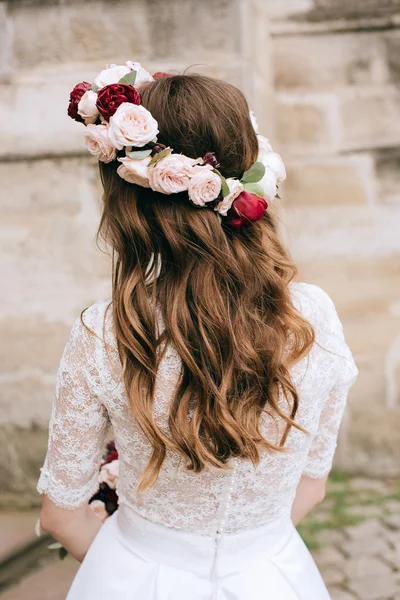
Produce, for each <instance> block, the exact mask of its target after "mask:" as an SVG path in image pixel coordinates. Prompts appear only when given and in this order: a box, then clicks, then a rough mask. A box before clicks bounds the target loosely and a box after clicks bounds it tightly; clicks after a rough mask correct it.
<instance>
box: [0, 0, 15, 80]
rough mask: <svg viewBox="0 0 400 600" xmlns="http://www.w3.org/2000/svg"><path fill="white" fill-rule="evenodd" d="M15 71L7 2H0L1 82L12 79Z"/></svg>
mask: <svg viewBox="0 0 400 600" xmlns="http://www.w3.org/2000/svg"><path fill="white" fill-rule="evenodd" d="M12 69H13V56H12V32H11V22H10V19H9V16H8V10H7V2H0V82H6V81H8V80H9V79H10V77H11V74H12Z"/></svg>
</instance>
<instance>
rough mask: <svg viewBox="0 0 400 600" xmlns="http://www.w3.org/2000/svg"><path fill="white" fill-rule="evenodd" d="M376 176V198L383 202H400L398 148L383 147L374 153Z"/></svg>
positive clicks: (399, 159) (399, 152) (399, 160)
mask: <svg viewBox="0 0 400 600" xmlns="http://www.w3.org/2000/svg"><path fill="white" fill-rule="evenodd" d="M374 155H375V160H376V172H377V177H378V199H379V202H383V203H385V204H398V203H400V150H399V149H398V148H390V149H388V148H383V149H381V150H379V151H376V152H375V153H374Z"/></svg>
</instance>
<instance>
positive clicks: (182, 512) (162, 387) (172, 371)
mask: <svg viewBox="0 0 400 600" xmlns="http://www.w3.org/2000/svg"><path fill="white" fill-rule="evenodd" d="M291 294H292V298H293V303H294V304H295V306H296V307H297V308H298V310H300V311H301V313H302V314H303V315H304V317H306V318H307V319H308V320H309V321H310V322H311V324H312V325H313V327H314V329H315V333H316V342H317V343H315V344H314V346H313V348H312V349H311V351H310V353H309V355H308V356H307V357H306V358H304V359H303V360H301V361H300V362H299V363H297V364H296V365H295V367H294V368H293V371H292V378H293V381H294V383H295V385H296V387H297V390H298V392H299V397H300V405H299V410H298V413H297V417H296V420H297V422H298V423H299V424H301V425H302V426H303V427H304V428H305V429H306V430H307V431H308V432H309V435H306V434H304V433H302V432H301V431H298V430H296V429H295V428H292V429H291V432H290V434H289V436H288V439H287V444H286V447H287V451H286V452H284V453H267V452H265V453H264V454H263V455H262V458H261V461H260V464H259V465H258V466H257V467H256V468H255V467H253V465H252V463H251V462H249V461H244V460H240V459H234V460H233V461H232V464H231V466H232V468H231V469H230V470H229V471H219V470H216V469H215V468H213V467H209V468H206V469H205V470H204V471H202V472H201V473H198V474H196V473H193V472H191V471H188V470H186V469H185V467H184V465H183V464H182V462H183V461H182V460H181V459H180V456H178V455H176V454H174V453H168V454H167V457H166V460H165V462H164V464H163V466H162V468H161V472H160V474H159V478H158V480H157V482H156V484H155V485H154V486H153V487H151V488H148V489H147V490H146V491H145V492H142V493H141V494H140V495H138V494H137V493H136V491H135V489H136V485H137V483H138V481H139V478H140V475H141V473H142V471H143V469H144V468H145V466H146V464H147V462H148V459H149V457H150V450H151V448H150V445H149V442H148V441H147V439H146V437H145V436H144V434H143V433H142V431H141V429H140V428H139V426H138V424H137V423H136V421H135V419H134V417H133V416H132V414H131V412H130V409H129V406H128V401H127V397H126V394H125V390H124V384H123V381H122V378H121V365H120V361H119V356H118V352H117V347H116V340H115V337H114V334H113V324H112V316H111V311H110V310H109V311H107V313H106V308H107V306H108V304H109V302H108V301H103V302H98V303H96V304H94V305H93V306H91V307H90V308H89V309H88V310H87V311H86V312H85V313H84V315H83V318H84V320H85V323H86V324H87V325H88V327H89V328H91V329H92V330H94V331H95V332H96V334H97V336H94V335H92V334H90V332H88V331H87V329H86V328H85V327H84V326H83V325H82V323H81V320H80V318H79V319H78V320H77V321H76V323H75V325H74V326H73V328H72V331H71V334H70V338H69V340H68V343H67V345H66V347H65V350H64V354H63V356H62V359H61V363H60V367H59V370H58V375H57V386H56V394H55V400H54V403H53V409H52V415H51V420H50V431H49V445H48V451H47V455H46V459H45V463H44V466H43V468H42V470H41V476H40V479H39V482H38V491H39V492H40V493H46V494H47V495H48V497H49V498H50V499H51V500H52V501H53V502H54V503H55V504H57V505H58V506H60V507H64V508H69V509H73V508H76V507H78V506H80V505H81V504H83V503H85V502H87V501H88V500H89V498H90V497H91V496H92V494H93V493H94V492H95V491H96V490H97V487H98V470H99V465H100V462H101V457H102V453H103V452H104V447H105V441H106V438H107V436H108V435H109V427H110V425H111V426H112V428H113V434H114V439H115V442H116V446H117V448H118V450H119V457H120V477H119V482H118V490H117V491H118V495H119V500H120V503H124V504H127V505H128V506H129V507H131V508H132V509H133V510H135V511H136V512H138V513H140V514H141V515H142V516H144V517H146V518H148V519H150V520H152V521H154V522H159V523H163V524H164V525H168V526H171V527H176V528H180V529H185V530H190V531H194V532H197V533H203V534H207V535H212V534H214V533H215V532H216V531H222V530H223V531H226V532H233V531H240V530H245V529H250V528H253V527H256V526H259V525H262V524H265V523H268V522H269V521H272V520H274V519H276V518H278V517H280V516H282V515H283V514H284V513H288V512H289V511H290V509H291V505H292V503H293V500H294V497H295V492H296V487H297V484H298V482H299V479H300V477H301V476H302V475H303V474H305V475H308V476H309V477H314V478H318V477H322V476H324V475H325V474H327V473H328V472H329V470H330V469H331V465H332V459H333V454H334V451H335V447H336V441H337V435H338V430H339V425H340V421H341V418H342V414H343V411H344V408H345V404H346V398H347V392H348V389H349V387H350V386H351V385H352V383H353V382H354V380H355V379H356V377H357V368H356V366H355V364H354V361H353V358H352V355H351V352H350V350H349V348H348V346H347V344H346V342H345V339H344V336H343V330H342V326H341V323H340V321H339V318H338V316H337V314H336V311H335V308H334V305H333V303H332V301H331V299H330V298H329V296H328V295H327V294H326V293H325V292H323V291H322V290H321V289H320V288H318V287H316V286H312V285H308V284H304V283H296V284H291ZM105 314H106V318H105ZM103 322H104V323H105V329H104V338H103ZM104 340H105V342H106V343H104ZM179 372H180V358H179V355H178V354H177V352H176V351H175V350H174V348H173V347H172V346H169V347H168V349H167V352H166V354H165V355H164V358H163V360H162V363H161V365H160V369H159V372H158V374H157V383H156V393H155V402H154V416H155V419H156V421H157V422H158V423H159V424H160V426H162V427H166V426H167V417H168V411H169V402H170V399H171V395H172V393H173V390H174V386H175V383H176V381H177V378H178V376H179ZM282 402H283V400H282ZM283 406H284V404H283ZM282 426H283V425H280V424H279V423H278V425H277V424H276V423H274V422H270V421H268V418H267V416H265V417H264V418H263V421H262V422H261V428H262V431H263V433H264V434H265V435H266V436H269V437H268V439H270V440H275V441H276V440H277V439H279V434H280V433H281V431H282ZM277 436H278V437H277Z"/></svg>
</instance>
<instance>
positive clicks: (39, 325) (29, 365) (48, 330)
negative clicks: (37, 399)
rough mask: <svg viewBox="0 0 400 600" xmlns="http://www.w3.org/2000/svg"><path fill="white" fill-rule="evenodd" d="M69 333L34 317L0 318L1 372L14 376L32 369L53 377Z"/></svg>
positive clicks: (56, 325) (59, 326)
mask: <svg viewBox="0 0 400 600" xmlns="http://www.w3.org/2000/svg"><path fill="white" fill-rule="evenodd" d="M82 308H83V307H82ZM77 317H78V315H77ZM60 318H64V316H63V315H60ZM71 326H72V323H71ZM69 332H70V327H69V326H68V325H66V324H65V323H49V322H48V321H46V320H45V319H43V318H42V319H40V318H38V317H37V316H31V317H30V318H28V317H26V316H25V315H24V314H23V313H21V314H20V315H19V316H18V315H16V316H15V317H14V318H13V319H11V318H7V319H5V318H4V319H0V340H2V342H1V343H0V364H1V369H2V372H3V373H8V374H11V373H14V374H16V373H19V372H21V371H22V372H23V371H24V370H25V369H29V370H32V369H34V370H37V371H39V372H43V373H51V374H54V373H55V371H56V369H57V367H58V363H59V360H60V358H61V354H62V351H63V349H64V346H65V344H66V342H67V339H68V335H69ZM38 348H40V352H38ZM9 376H10V375H9Z"/></svg>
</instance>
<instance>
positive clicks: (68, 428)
mask: <svg viewBox="0 0 400 600" xmlns="http://www.w3.org/2000/svg"><path fill="white" fill-rule="evenodd" d="M94 306H96V305H94ZM90 311H92V313H93V307H91V308H90V309H88V311H86V312H85V313H84V318H85V315H86V314H87V313H89V323H90V319H91V318H92V317H93V314H90ZM85 322H86V319H85ZM90 326H91V324H89V327H90ZM97 343H98V338H96V336H95V335H94V334H92V333H90V332H89V331H87V329H86V328H85V326H84V325H83V324H82V322H81V319H80V318H79V319H77V321H76V322H75V324H74V326H73V328H72V331H71V334H70V337H69V340H68V342H67V345H66V347H65V350H64V353H63V356H62V358H61V362H60V366H59V369H58V373H57V384H56V394H55V398H54V402H53V408H52V414H51V419H50V425H49V442H48V448H47V454H46V458H45V462H44V466H43V467H42V469H41V475H40V478H39V481H38V485H37V490H38V492H39V493H41V494H46V495H47V496H48V497H49V498H50V499H51V500H52V501H53V502H54V503H55V504H56V505H57V506H60V507H62V508H69V509H74V508H77V507H78V506H80V505H82V504H84V503H85V502H87V501H88V500H89V499H90V497H91V496H92V495H93V494H94V493H95V491H96V490H97V488H98V471H99V466H100V462H101V458H102V453H103V450H104V444H105V440H106V436H107V431H108V426H109V418H108V414H107V411H106V409H105V407H104V406H103V404H102V403H101V401H100V399H99V396H98V391H99V386H100V381H99V374H98V371H97V368H96V344H97Z"/></svg>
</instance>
